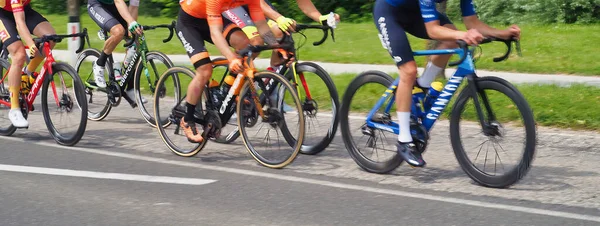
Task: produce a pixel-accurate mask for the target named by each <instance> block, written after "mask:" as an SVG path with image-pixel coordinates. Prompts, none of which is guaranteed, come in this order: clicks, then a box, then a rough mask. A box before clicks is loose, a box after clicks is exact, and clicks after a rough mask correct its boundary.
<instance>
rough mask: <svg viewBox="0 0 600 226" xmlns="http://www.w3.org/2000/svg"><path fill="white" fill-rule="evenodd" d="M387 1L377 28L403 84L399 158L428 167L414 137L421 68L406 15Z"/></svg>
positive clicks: (381, 0) (377, 11) (379, 6)
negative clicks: (414, 106) (414, 100)
mask: <svg viewBox="0 0 600 226" xmlns="http://www.w3.org/2000/svg"><path fill="white" fill-rule="evenodd" d="M403 13H404V12H399V10H397V9H395V7H393V6H391V5H390V4H388V3H387V2H386V1H385V0H378V1H377V2H376V3H375V7H374V11H373V16H374V20H375V25H376V26H377V29H378V30H379V38H380V39H381V43H382V45H383V47H384V48H385V49H387V50H388V52H389V53H390V55H391V56H392V58H393V59H394V61H395V62H396V65H397V66H398V73H399V75H400V83H399V84H398V87H397V88H396V114H397V115H398V125H399V127H400V128H399V129H400V133H399V134H398V154H399V155H400V156H401V157H402V158H403V159H404V160H405V161H406V162H407V163H409V164H410V165H413V166H424V165H425V161H423V158H422V157H421V156H420V154H418V152H416V151H415V147H414V144H412V137H411V133H410V105H411V102H412V98H411V95H412V88H413V85H414V83H415V79H416V77H417V64H416V63H415V61H414V58H413V55H412V49H411V47H410V43H409V42H408V37H407V36H406V33H405V31H404V27H403V26H402V25H401V24H400V23H399V20H398V19H397V18H396V15H403Z"/></svg>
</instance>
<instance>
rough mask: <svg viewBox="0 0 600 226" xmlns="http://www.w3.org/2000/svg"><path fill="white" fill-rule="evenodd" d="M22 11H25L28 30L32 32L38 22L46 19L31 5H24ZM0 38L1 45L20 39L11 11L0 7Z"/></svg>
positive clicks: (7, 44)
mask: <svg viewBox="0 0 600 226" xmlns="http://www.w3.org/2000/svg"><path fill="white" fill-rule="evenodd" d="M23 13H25V24H27V29H29V32H30V33H32V34H33V29H35V27H37V26H38V24H40V23H42V22H46V21H48V20H46V18H45V17H44V16H42V15H41V14H39V13H38V12H36V11H35V10H33V9H32V8H31V5H26V6H24V7H23ZM0 39H1V40H2V45H4V46H7V47H8V46H9V45H10V44H12V43H13V42H16V41H21V37H20V36H19V32H18V31H17V23H16V22H15V16H14V15H13V12H10V11H6V10H3V9H0Z"/></svg>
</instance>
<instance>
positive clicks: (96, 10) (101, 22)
mask: <svg viewBox="0 0 600 226" xmlns="http://www.w3.org/2000/svg"><path fill="white" fill-rule="evenodd" d="M87 10H88V14H90V17H92V20H94V22H96V24H98V26H100V28H102V30H104V31H106V32H110V29H111V28H113V27H114V26H116V25H118V24H120V25H121V26H123V28H124V29H125V36H128V26H127V21H125V19H123V17H122V16H121V14H119V10H117V6H116V5H115V4H104V3H101V2H99V1H98V0H88V5H87Z"/></svg>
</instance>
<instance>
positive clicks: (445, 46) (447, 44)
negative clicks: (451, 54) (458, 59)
mask: <svg viewBox="0 0 600 226" xmlns="http://www.w3.org/2000/svg"><path fill="white" fill-rule="evenodd" d="M454 48H458V44H456V42H455V41H441V43H440V45H439V46H438V49H454Z"/></svg>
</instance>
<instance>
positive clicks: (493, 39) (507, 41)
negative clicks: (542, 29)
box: [448, 37, 521, 66]
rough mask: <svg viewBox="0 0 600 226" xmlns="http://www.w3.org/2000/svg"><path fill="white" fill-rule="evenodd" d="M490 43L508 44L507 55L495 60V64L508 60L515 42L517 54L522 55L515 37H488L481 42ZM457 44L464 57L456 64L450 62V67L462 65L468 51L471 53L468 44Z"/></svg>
mask: <svg viewBox="0 0 600 226" xmlns="http://www.w3.org/2000/svg"><path fill="white" fill-rule="evenodd" d="M490 42H503V43H504V44H506V47H507V50H506V53H505V54H504V55H503V56H499V57H495V58H494V59H493V61H494V62H500V61H504V60H506V59H508V57H509V56H510V53H511V52H512V45H511V44H512V43H513V42H514V43H516V48H517V52H518V54H519V55H521V44H520V42H519V40H518V39H516V38H514V37H513V38H511V39H501V38H496V37H486V38H484V39H483V40H482V41H481V43H480V44H486V43H490ZM456 43H457V44H458V46H459V48H460V49H462V50H463V55H462V56H461V58H460V60H458V61H455V62H450V63H449V64H448V65H449V66H457V65H459V64H461V63H462V62H463V61H465V59H466V58H467V51H469V45H467V43H466V42H465V41H463V40H458V41H456Z"/></svg>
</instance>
